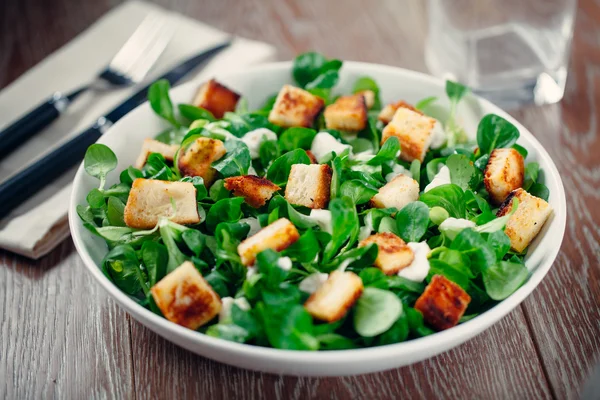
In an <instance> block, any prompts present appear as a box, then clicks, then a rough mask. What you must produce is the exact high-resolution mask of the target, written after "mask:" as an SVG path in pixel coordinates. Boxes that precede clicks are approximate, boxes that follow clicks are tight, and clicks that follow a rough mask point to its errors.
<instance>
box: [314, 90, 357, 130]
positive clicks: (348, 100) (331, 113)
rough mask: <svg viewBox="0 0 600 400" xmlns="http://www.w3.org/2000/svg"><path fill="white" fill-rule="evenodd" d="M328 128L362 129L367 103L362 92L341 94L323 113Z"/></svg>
mask: <svg viewBox="0 0 600 400" xmlns="http://www.w3.org/2000/svg"><path fill="white" fill-rule="evenodd" d="M323 115H324V116H325V125H326V126H327V128H328V129H337V130H341V131H362V130H363V129H365V127H366V126H367V104H366V102H365V97H364V96H363V95H362V94H355V95H352V96H341V97H339V98H338V99H337V100H336V101H335V103H333V104H330V105H328V106H327V107H326V108H325V112H324V113H323Z"/></svg>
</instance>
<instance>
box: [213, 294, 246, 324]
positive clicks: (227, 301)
mask: <svg viewBox="0 0 600 400" xmlns="http://www.w3.org/2000/svg"><path fill="white" fill-rule="evenodd" d="M234 304H235V305H236V306H238V307H239V308H241V309H242V310H244V311H248V310H249V309H250V303H248V300H246V298H245V297H239V298H237V299H234V298H233V297H223V298H222V299H221V311H219V322H224V321H227V320H229V319H230V318H231V307H233V305H234Z"/></svg>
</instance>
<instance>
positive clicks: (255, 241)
mask: <svg viewBox="0 0 600 400" xmlns="http://www.w3.org/2000/svg"><path fill="white" fill-rule="evenodd" d="M299 237H300V235H299V234H298V230H297V229H296V227H295V226H294V224H292V223H291V222H290V221H289V220H288V219H286V218H280V219H278V220H277V221H275V222H273V223H272V224H270V225H267V226H265V227H264V228H262V229H261V230H260V231H258V232H257V233H256V234H255V235H252V236H250V237H249V238H247V239H246V240H244V241H243V242H242V243H240V244H239V246H238V248H237V250H238V254H239V255H240V257H241V259H242V264H244V265H245V266H250V265H254V261H256V256H257V255H258V253H260V252H261V251H264V250H266V249H271V250H275V251H281V250H284V249H286V248H287V247H288V246H290V245H291V244H293V243H294V242H295V241H296V240H298V238H299Z"/></svg>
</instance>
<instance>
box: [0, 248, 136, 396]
mask: <svg viewBox="0 0 600 400" xmlns="http://www.w3.org/2000/svg"><path fill="white" fill-rule="evenodd" d="M0 264H1V265H2V267H1V268H0V315H1V316H2V318H1V325H0V377H2V378H1V379H0V398H3V399H17V398H19V399H24V398H55V397H56V398H65V397H72V398H88V397H100V398H107V397H108V398H126V397H132V396H133V391H134V385H133V374H132V370H131V347H130V332H129V326H128V323H127V319H126V315H125V313H124V312H123V311H122V310H121V309H119V308H117V306H116V305H115V303H113V302H112V301H110V300H108V298H107V295H106V294H105V293H104V292H103V291H102V289H101V288H100V286H98V285H97V284H96V283H95V282H93V281H92V278H91V276H89V275H88V274H87V272H86V271H85V267H84V266H83V262H82V261H81V259H80V257H79V256H78V255H77V253H76V252H74V251H73V243H72V242H71V241H70V240H67V241H65V242H64V243H63V244H62V245H61V246H60V247H59V248H57V249H56V250H55V251H54V252H52V254H50V255H49V256H47V257H45V258H44V259H43V260H41V261H39V262H35V263H34V262H31V261H29V260H26V259H24V258H21V257H17V256H14V255H11V254H8V253H5V252H4V253H2V254H0Z"/></svg>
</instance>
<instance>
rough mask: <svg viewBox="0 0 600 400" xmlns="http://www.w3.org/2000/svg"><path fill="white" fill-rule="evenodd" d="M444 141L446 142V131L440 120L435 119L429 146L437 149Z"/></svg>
mask: <svg viewBox="0 0 600 400" xmlns="http://www.w3.org/2000/svg"><path fill="white" fill-rule="evenodd" d="M444 143H446V132H445V131H444V128H443V127H442V124H441V123H440V121H435V124H434V125H433V129H432V130H431V144H430V145H429V147H430V148H432V149H439V148H440V147H442V146H443V145H444Z"/></svg>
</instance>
